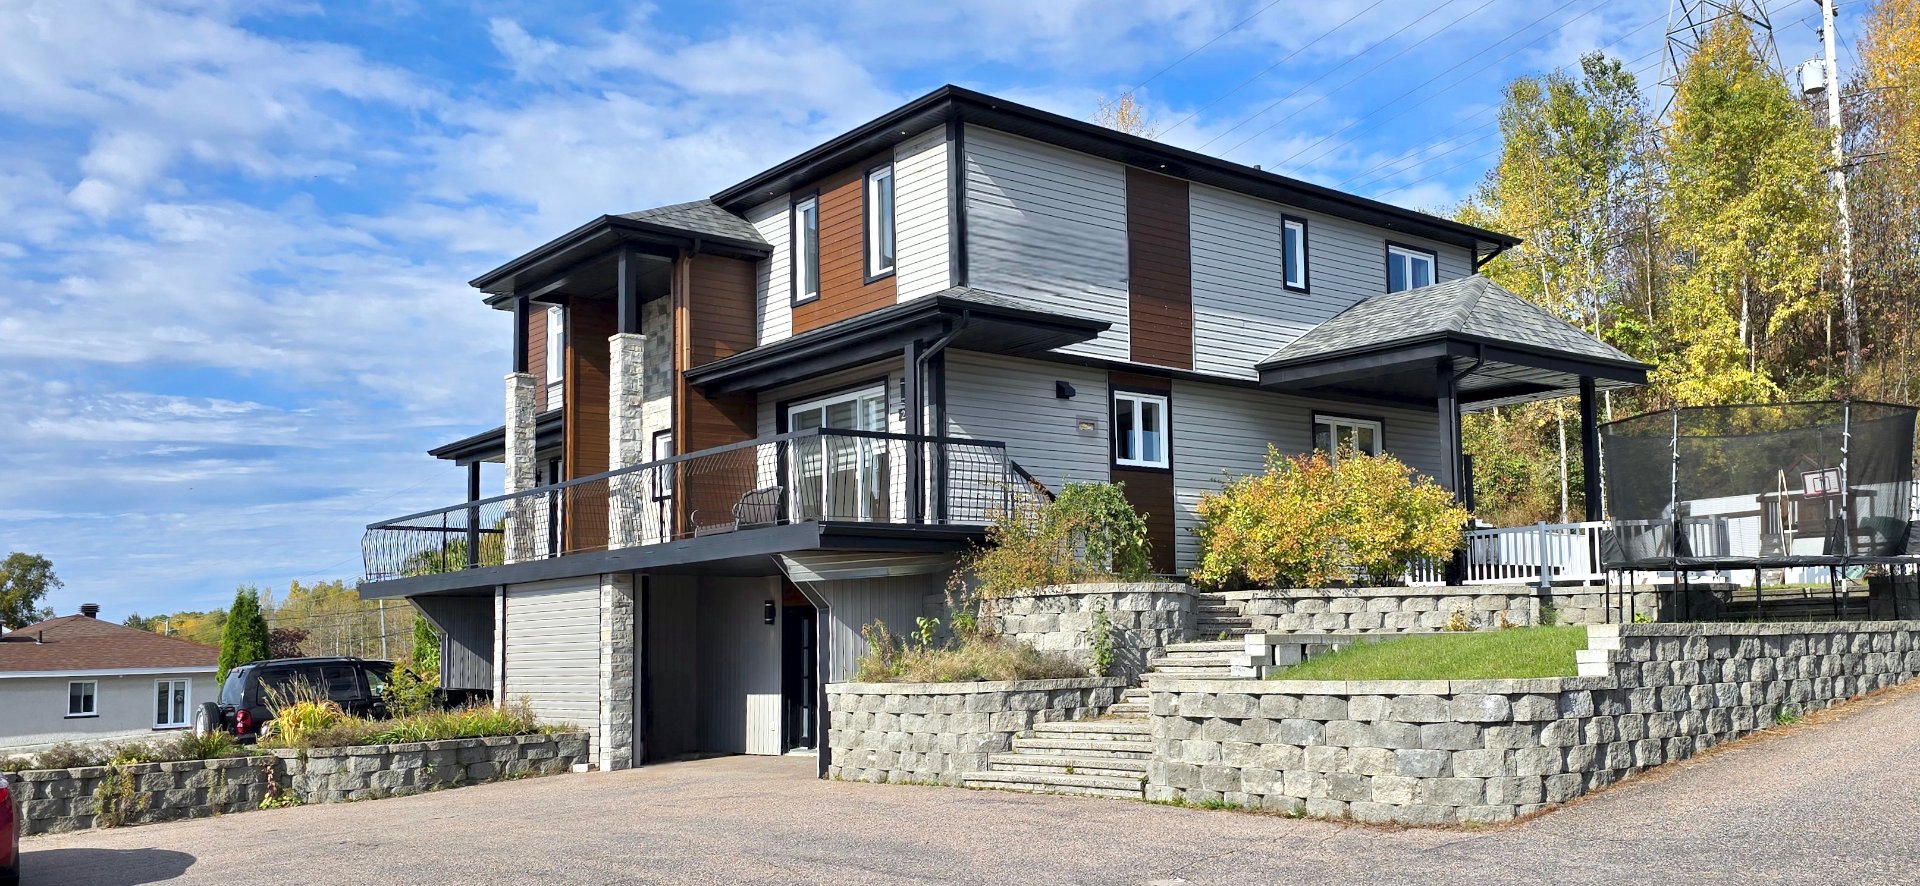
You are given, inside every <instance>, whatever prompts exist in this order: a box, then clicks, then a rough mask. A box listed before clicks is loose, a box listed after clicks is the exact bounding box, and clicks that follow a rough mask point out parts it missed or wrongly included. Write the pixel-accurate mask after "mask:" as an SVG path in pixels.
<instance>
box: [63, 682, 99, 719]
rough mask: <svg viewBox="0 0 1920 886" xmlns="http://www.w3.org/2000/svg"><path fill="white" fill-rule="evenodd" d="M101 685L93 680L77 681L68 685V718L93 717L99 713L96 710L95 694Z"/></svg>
mask: <svg viewBox="0 0 1920 886" xmlns="http://www.w3.org/2000/svg"><path fill="white" fill-rule="evenodd" d="M98 689H99V684H97V683H95V682H94V681H92V680H75V681H73V682H71V683H68V684H67V716H69V717H93V716H98V715H99V713H100V712H99V711H98V710H96V709H95V708H94V694H95V692H96V690H98Z"/></svg>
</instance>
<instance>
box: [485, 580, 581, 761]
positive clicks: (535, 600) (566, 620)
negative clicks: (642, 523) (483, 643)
mask: <svg viewBox="0 0 1920 886" xmlns="http://www.w3.org/2000/svg"><path fill="white" fill-rule="evenodd" d="M505 630H506V650H505V657H506V662H505V664H504V673H505V676H506V692H505V695H506V698H507V699H508V700H518V699H522V698H524V699H526V700H527V703H528V704H529V705H531V706H532V707H533V712H534V714H535V715H536V716H538V717H539V718H540V719H541V720H542V721H543V722H548V723H572V724H574V725H576V726H579V727H580V728H582V729H585V730H586V731H587V732H589V733H592V734H593V742H594V744H593V747H594V748H595V753H596V754H597V753H598V748H599V742H600V736H599V734H598V733H599V721H600V580H599V577H598V576H595V577H593V578H591V579H570V580H567V581H563V582H546V583H541V584H533V585H521V586H518V587H510V588H508V589H507V613H506V628H505Z"/></svg>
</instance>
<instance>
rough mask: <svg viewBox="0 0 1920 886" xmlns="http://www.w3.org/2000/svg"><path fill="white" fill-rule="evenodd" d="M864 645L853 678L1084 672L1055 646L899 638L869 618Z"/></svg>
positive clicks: (986, 638)
mask: <svg viewBox="0 0 1920 886" xmlns="http://www.w3.org/2000/svg"><path fill="white" fill-rule="evenodd" d="M860 636H862V637H865V638H866V639H867V651H866V653H865V654H863V655H861V656H860V661H859V663H858V664H857V665H856V666H855V669H854V677H853V678H854V679H855V680H857V681H860V682H863V683H969V682H973V681H976V680H1058V679H1065V678H1071V677H1084V676H1086V675H1087V668H1086V666H1085V665H1082V664H1080V663H1079V662H1077V661H1074V660H1073V659H1071V658H1068V657H1067V656H1064V655H1061V654H1059V653H1055V652H1040V651H1039V650H1036V649H1034V648H1033V647H1031V646H1028V645H1027V644H1025V643H1020V642H1017V641H1014V640H1008V639H1006V638H1003V637H995V636H990V635H981V634H973V635H965V636H961V637H958V638H956V639H955V640H954V641H953V642H952V644H951V645H948V646H931V645H921V646H914V645H912V644H910V643H903V642H901V641H899V640H898V639H896V638H895V637H894V636H893V635H892V634H891V633H889V632H888V631H887V628H886V625H884V624H881V623H880V622H873V623H872V624H869V625H867V626H866V627H863V628H861V629H860Z"/></svg>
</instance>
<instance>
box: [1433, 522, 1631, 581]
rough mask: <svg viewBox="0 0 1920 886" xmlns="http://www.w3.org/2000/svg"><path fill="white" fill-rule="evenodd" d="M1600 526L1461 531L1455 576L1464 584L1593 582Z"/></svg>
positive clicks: (1598, 574) (1597, 575) (1600, 575)
mask: <svg viewBox="0 0 1920 886" xmlns="http://www.w3.org/2000/svg"><path fill="white" fill-rule="evenodd" d="M1606 525H1607V524H1606V523H1605V522H1600V521H1595V522H1587V523H1535V524H1534V525H1532V526H1516V527H1512V528H1500V529H1470V530H1467V535H1466V544H1465V545H1464V550H1463V551H1462V554H1461V556H1462V562H1461V564H1460V572H1461V577H1462V580H1463V581H1465V583H1467V584H1470V585H1485V584H1515V583H1526V584H1531V585H1535V586H1544V585H1551V584H1554V583H1556V582H1559V583H1569V582H1583V583H1584V582H1599V581H1603V580H1605V578H1606V571H1605V570H1604V569H1602V568H1601V565H1600V530H1601V529H1602V528H1605V527H1606Z"/></svg>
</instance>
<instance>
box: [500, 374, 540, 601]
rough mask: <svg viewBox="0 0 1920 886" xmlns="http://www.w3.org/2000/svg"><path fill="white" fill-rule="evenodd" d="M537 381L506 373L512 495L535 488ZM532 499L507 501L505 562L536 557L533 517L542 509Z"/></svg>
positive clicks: (509, 490) (508, 449)
mask: <svg viewBox="0 0 1920 886" xmlns="http://www.w3.org/2000/svg"><path fill="white" fill-rule="evenodd" d="M538 390H539V388H538V383H537V382H536V381H535V380H534V377H533V373H530V372H509V373H507V447H506V448H507V452H506V457H507V489H506V493H507V494H508V495H512V494H513V493H516V492H524V491H526V490H528V489H532V488H533V478H534V455H533V435H534V417H535V416H536V415H537V414H538V413H537V411H536V407H535V406H534V402H535V400H534V397H535V394H536V393H537V392H538ZM533 504H534V503H533V502H530V501H514V502H509V503H508V514H507V516H508V518H509V519H508V520H507V539H506V541H507V550H506V561H507V562H508V563H516V562H519V561H521V560H528V559H532V558H533V551H534V540H535V539H537V538H538V537H539V533H538V529H539V527H537V526H535V525H534V516H535V515H536V514H537V513H538V512H539V508H537V507H534V506H533Z"/></svg>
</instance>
